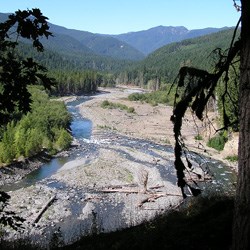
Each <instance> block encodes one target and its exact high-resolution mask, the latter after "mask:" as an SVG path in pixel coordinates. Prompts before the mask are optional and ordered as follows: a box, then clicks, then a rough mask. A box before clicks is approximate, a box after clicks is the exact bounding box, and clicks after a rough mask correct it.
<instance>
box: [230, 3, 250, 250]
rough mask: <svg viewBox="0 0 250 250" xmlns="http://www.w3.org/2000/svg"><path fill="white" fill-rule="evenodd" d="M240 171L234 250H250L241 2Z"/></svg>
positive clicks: (247, 9) (246, 66) (249, 11)
mask: <svg viewBox="0 0 250 250" xmlns="http://www.w3.org/2000/svg"><path fill="white" fill-rule="evenodd" d="M241 3H242V26H241V39H242V50H241V68H240V75H241V77H240V96H239V114H240V117H239V119H240V135H239V171H238V182H237V190H236V199H235V213H234V225H233V249H234V250H235V249H242V250H246V249H250V32H249V30H248V27H247V26H249V24H250V1H249V0H241Z"/></svg>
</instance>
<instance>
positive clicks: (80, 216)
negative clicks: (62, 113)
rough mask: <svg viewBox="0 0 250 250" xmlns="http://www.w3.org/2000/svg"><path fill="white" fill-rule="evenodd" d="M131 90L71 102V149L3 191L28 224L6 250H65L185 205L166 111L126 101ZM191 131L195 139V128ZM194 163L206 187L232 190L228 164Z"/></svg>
mask: <svg viewBox="0 0 250 250" xmlns="http://www.w3.org/2000/svg"><path fill="white" fill-rule="evenodd" d="M133 91H138V90H133ZM130 92H131V90H130V89H125V90H124V89H123V90H116V91H112V90H110V91H107V90H105V91H103V92H102V93H100V94H99V95H96V96H93V97H89V96H88V97H81V98H78V97H77V98H76V97H75V98H74V100H73V101H72V100H71V101H69V100H68V101H67V107H68V109H69V111H70V112H71V113H72V115H73V118H74V119H73V122H72V125H71V129H72V134H73V136H74V143H73V146H72V149H71V150H69V151H68V152H62V153H61V154H59V155H58V156H57V157H55V158H53V159H52V160H50V161H49V162H48V163H45V164H43V165H42V166H41V167H40V168H39V169H37V170H35V171H34V172H32V173H30V174H29V175H27V176H26V177H25V178H23V179H22V180H21V181H18V182H16V183H13V184H10V185H4V186H2V187H1V189H3V190H5V191H8V193H9V194H10V195H11V200H10V205H9V206H8V209H9V210H10V211H15V212H16V214H17V215H19V216H21V217H23V218H24V219H25V220H26V221H25V223H24V227H25V229H24V230H23V231H21V232H15V231H13V230H11V229H8V230H7V231H6V235H5V238H4V240H5V243H6V246H8V244H9V245H11V246H20V244H23V240H28V241H29V243H30V244H31V245H32V246H36V247H37V248H39V247H42V248H52V247H53V246H55V244H56V245H58V246H63V245H65V244H70V243H72V242H75V241H77V240H78V239H79V238H81V237H82V236H84V235H90V234H98V233H101V232H110V231H115V230H118V229H122V228H126V227H131V226H134V225H137V224H140V223H142V222H144V221H145V220H150V219H153V218H154V217H155V216H157V215H160V214H161V213H165V212H166V211H168V210H169V209H171V208H175V207H177V206H178V205H179V204H180V203H181V202H182V196H181V193H180V190H179V188H178V187H177V186H176V174H175V169H174V155H173V147H172V146H171V141H164V139H166V138H171V129H172V128H171V127H170V128H169V127H167V128H166V127H164V124H165V123H170V122H169V117H166V114H165V113H161V112H165V110H166V108H167V107H164V106H160V107H151V106H149V105H148V104H145V105H146V107H147V110H148V112H147V113H144V110H142V106H143V104H139V103H134V104H131V103H128V101H127V100H126V99H125V97H126V96H127V95H128V94H129V93H130ZM106 99H108V100H110V99H111V100H112V101H116V102H124V103H126V104H128V105H134V107H135V114H128V113H127V112H126V111H121V110H104V109H101V108H100V103H101V102H102V101H103V100H106ZM154 115H158V116H159V117H160V118H159V119H155V117H154ZM151 118H152V119H151ZM121 119H122V120H121ZM135 125H137V126H135ZM133 126H134V127H133ZM161 131H162V132H161ZM187 132H188V133H189V134H190V136H192V137H194V136H193V134H192V128H191V127H190V131H187ZM190 158H191V159H192V161H193V163H194V166H195V171H196V173H197V172H198V173H199V174H201V175H202V177H203V179H206V178H207V179H209V181H207V182H202V184H201V185H202V188H203V189H206V190H210V189H211V186H212V189H213V190H218V191H221V190H225V192H231V191H233V189H234V186H233V183H234V182H235V175H234V173H233V171H232V170H231V169H230V168H228V167H226V166H225V164H223V163H222V162H219V161H217V160H213V159H211V158H207V157H204V156H202V157H201V156H199V155H198V154H196V153H191V154H190ZM199 166H202V170H201V169H200V168H199ZM46 205H48V206H47V207H46ZM45 207H46V208H45ZM42 210H44V212H43V213H41V211H42ZM8 242H9V243H8Z"/></svg>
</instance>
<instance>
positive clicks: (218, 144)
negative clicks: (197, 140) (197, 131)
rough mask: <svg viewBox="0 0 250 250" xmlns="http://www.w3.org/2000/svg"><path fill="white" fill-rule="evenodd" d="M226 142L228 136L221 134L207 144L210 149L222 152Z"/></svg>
mask: <svg viewBox="0 0 250 250" xmlns="http://www.w3.org/2000/svg"><path fill="white" fill-rule="evenodd" d="M226 142H227V136H226V135H225V133H220V134H219V135H217V136H215V137H212V138H210V139H209V141H208V143H207V146H208V147H210V148H214V149H216V150H218V151H222V150H223V149H224V146H225V143H226Z"/></svg>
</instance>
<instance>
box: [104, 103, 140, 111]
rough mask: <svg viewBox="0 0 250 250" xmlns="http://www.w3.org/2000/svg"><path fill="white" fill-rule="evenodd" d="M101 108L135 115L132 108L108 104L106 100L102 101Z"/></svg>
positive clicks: (119, 104) (118, 104)
mask: <svg viewBox="0 0 250 250" xmlns="http://www.w3.org/2000/svg"><path fill="white" fill-rule="evenodd" d="M101 107H102V108H104V109H120V110H125V111H127V112H128V113H135V109H134V107H128V106H126V105H124V104H121V103H114V102H109V101H108V100H105V101H103V102H102V103H101Z"/></svg>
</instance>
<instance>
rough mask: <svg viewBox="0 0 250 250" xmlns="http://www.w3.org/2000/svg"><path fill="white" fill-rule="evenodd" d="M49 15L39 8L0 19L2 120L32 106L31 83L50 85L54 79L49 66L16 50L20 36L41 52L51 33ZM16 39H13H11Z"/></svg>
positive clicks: (0, 112) (0, 111)
mask: <svg viewBox="0 0 250 250" xmlns="http://www.w3.org/2000/svg"><path fill="white" fill-rule="evenodd" d="M48 29H49V26H48V24H47V18H46V17H44V16H43V15H42V13H41V12H40V10H39V9H32V10H25V11H20V10H18V11H16V12H15V14H12V15H10V16H9V19H8V20H7V21H5V22H4V23H0V50H1V53H0V123H1V124H6V123H7V122H8V121H10V120H11V119H13V118H16V117H15V116H16V115H17V114H18V113H26V112H28V111H29V110H30V106H29V104H30V102H31V100H30V94H29V92H28V89H27V86H28V85H30V84H43V85H44V87H46V88H50V86H51V85H52V84H53V81H52V79H50V78H48V77H47V75H46V73H45V72H46V69H45V68H44V67H43V66H41V65H40V64H38V63H36V62H35V61H34V60H33V59H32V58H28V57H27V56H25V57H23V58H20V57H18V56H17V54H16V49H15V48H16V46H17V44H18V43H17V41H18V38H19V37H22V38H26V39H30V41H31V42H32V45H33V47H34V48H35V49H36V50H37V51H39V52H41V51H43V45H42V44H41V42H40V40H39V39H41V37H43V36H45V37H46V38H48V37H49V36H51V33H50V32H49V31H48ZM10 38H11V39H13V40H10Z"/></svg>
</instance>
